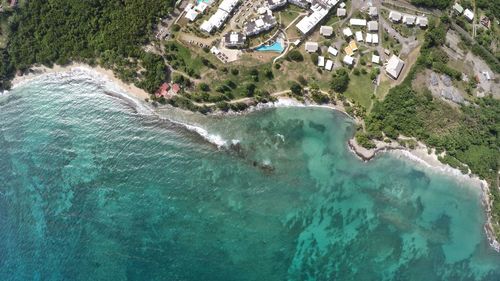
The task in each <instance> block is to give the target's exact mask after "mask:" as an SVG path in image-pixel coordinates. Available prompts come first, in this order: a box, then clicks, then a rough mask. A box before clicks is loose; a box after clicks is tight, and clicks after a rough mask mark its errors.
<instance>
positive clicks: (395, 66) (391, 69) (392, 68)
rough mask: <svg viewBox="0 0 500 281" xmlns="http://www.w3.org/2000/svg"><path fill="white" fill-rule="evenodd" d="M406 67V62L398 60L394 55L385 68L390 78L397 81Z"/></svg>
mask: <svg viewBox="0 0 500 281" xmlns="http://www.w3.org/2000/svg"><path fill="white" fill-rule="evenodd" d="M404 66H405V62H404V61H403V60H401V59H400V58H398V57H397V56H396V55H392V56H391V58H390V59H389V61H388V62H387V65H386V66H385V72H386V73H387V75H388V76H389V77H391V78H392V79H395V80H397V79H398V77H399V74H401V71H402V70H403V67H404Z"/></svg>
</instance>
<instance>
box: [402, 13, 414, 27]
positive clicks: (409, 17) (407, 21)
mask: <svg viewBox="0 0 500 281" xmlns="http://www.w3.org/2000/svg"><path fill="white" fill-rule="evenodd" d="M416 20H417V18H416V17H415V16H412V15H404V16H403V22H404V23H405V24H406V25H410V26H411V25H415V21H416Z"/></svg>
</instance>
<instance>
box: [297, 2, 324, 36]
mask: <svg viewBox="0 0 500 281" xmlns="http://www.w3.org/2000/svg"><path fill="white" fill-rule="evenodd" d="M327 14H328V10H327V9H323V8H321V9H318V10H316V11H314V12H313V13H312V14H310V15H309V16H305V17H303V18H302V19H301V20H300V21H299V23H297V25H296V27H297V28H298V29H299V30H300V32H301V33H302V34H304V35H305V34H308V33H309V32H310V31H311V30H312V29H313V28H314V27H315V26H316V25H317V24H318V23H319V22H320V21H321V20H322V19H323V18H324V17H325V16H326V15H327Z"/></svg>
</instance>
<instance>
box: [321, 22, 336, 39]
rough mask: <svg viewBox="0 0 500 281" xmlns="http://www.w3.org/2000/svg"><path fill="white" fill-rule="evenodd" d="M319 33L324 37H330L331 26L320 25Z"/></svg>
mask: <svg viewBox="0 0 500 281" xmlns="http://www.w3.org/2000/svg"><path fill="white" fill-rule="evenodd" d="M319 33H320V34H321V35H323V36H325V37H330V36H332V34H333V27H331V26H326V25H322V26H321V27H320V29H319Z"/></svg>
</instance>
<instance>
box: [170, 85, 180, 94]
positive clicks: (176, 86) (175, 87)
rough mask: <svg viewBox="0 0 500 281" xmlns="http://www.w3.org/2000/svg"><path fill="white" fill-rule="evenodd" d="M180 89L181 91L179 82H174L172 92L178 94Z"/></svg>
mask: <svg viewBox="0 0 500 281" xmlns="http://www.w3.org/2000/svg"><path fill="white" fill-rule="evenodd" d="M180 91H181V86H179V84H177V83H175V84H172V92H173V93H174V94H178V93H179V92H180Z"/></svg>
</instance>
